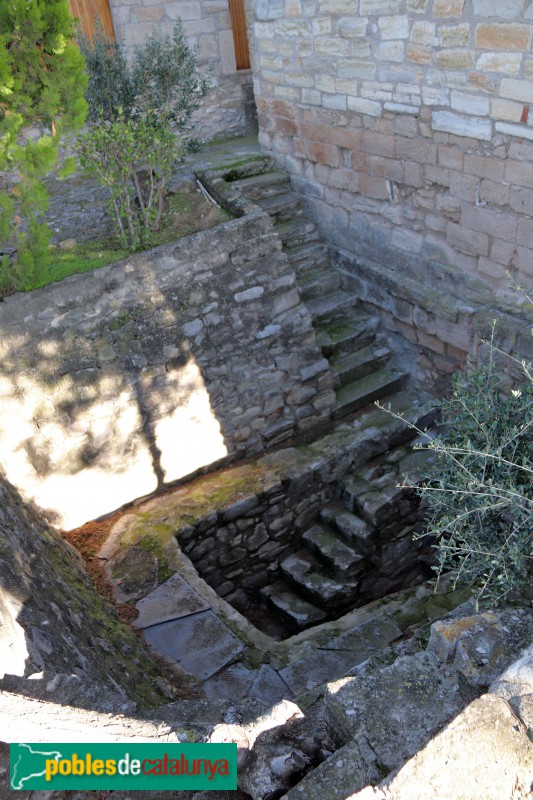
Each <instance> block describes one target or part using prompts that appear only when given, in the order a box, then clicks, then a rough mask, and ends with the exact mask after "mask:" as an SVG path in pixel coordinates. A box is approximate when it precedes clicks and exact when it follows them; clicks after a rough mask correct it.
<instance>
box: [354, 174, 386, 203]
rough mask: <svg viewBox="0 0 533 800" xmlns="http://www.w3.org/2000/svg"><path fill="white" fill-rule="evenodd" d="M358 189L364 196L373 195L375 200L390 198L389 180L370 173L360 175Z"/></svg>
mask: <svg viewBox="0 0 533 800" xmlns="http://www.w3.org/2000/svg"><path fill="white" fill-rule="evenodd" d="M360 190H361V194H363V195H365V196H366V197H373V198H375V199H376V200H389V199H390V190H389V181H387V180H385V179H384V178H377V177H373V176H372V175H361V176H360Z"/></svg>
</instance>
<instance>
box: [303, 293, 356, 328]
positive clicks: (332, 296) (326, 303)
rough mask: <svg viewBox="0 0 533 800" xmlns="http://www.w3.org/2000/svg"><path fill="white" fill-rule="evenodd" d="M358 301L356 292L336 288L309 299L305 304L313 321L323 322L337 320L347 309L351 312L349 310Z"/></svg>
mask: <svg viewBox="0 0 533 800" xmlns="http://www.w3.org/2000/svg"><path fill="white" fill-rule="evenodd" d="M358 302H359V299H358V297H357V295H356V294H353V293H352V292H345V291H344V290H342V289H337V290H336V291H334V292H329V293H328V294H326V295H323V296H322V297H316V298H314V299H312V300H309V301H308V302H307V303H306V304H305V305H306V306H307V310H308V311H309V313H310V314H311V316H312V318H313V322H319V323H322V324H324V323H327V322H333V321H334V320H338V319H339V318H340V317H342V316H343V315H344V314H346V312H347V311H350V313H351V310H352V309H353V308H354V306H356V305H357V303H358Z"/></svg>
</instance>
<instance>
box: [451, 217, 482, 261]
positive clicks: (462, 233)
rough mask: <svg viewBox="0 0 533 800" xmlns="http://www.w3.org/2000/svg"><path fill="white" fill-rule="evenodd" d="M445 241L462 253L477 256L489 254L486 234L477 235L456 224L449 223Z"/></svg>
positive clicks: (475, 232)
mask: <svg viewBox="0 0 533 800" xmlns="http://www.w3.org/2000/svg"><path fill="white" fill-rule="evenodd" d="M446 239H447V241H448V244H450V245H451V246H452V247H456V248H457V249H458V250H461V251H462V252H463V253H470V254H472V255H477V256H479V255H481V256H487V255H488V254H489V237H488V236H487V234H486V233H478V232H477V231H473V230H471V229H470V228H464V227H463V226H462V225H458V224H457V223H454V222H449V223H448V226H447V228H446Z"/></svg>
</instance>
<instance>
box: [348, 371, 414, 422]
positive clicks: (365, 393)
mask: <svg viewBox="0 0 533 800" xmlns="http://www.w3.org/2000/svg"><path fill="white" fill-rule="evenodd" d="M408 377H409V374H408V373H407V372H401V371H400V370H396V369H388V368H385V369H378V370H376V372H372V373H371V374H370V375H366V376H365V377H364V378H360V379H359V380H358V381H354V383H349V384H347V385H346V386H343V387H342V388H341V389H339V390H338V392H337V404H336V407H335V409H334V411H333V417H334V419H338V418H339V417H343V416H344V415H345V414H351V413H353V412H354V411H358V410H359V409H360V408H364V407H365V406H368V405H370V403H373V402H374V400H381V399H382V398H384V397H387V395H389V394H392V393H393V392H397V391H398V390H399V389H401V388H402V387H403V385H404V383H405V382H406V380H407V379H408Z"/></svg>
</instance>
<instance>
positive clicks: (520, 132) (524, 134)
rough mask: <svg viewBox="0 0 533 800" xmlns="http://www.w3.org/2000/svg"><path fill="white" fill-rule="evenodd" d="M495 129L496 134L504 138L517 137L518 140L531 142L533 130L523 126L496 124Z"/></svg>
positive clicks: (505, 123) (504, 123)
mask: <svg viewBox="0 0 533 800" xmlns="http://www.w3.org/2000/svg"><path fill="white" fill-rule="evenodd" d="M495 128H496V130H497V132H498V133H503V134H505V135H506V136H518V137H519V138H520V139H529V140H530V141H533V129H532V128H530V127H527V126H525V125H512V124H511V123H510V122H497V123H496V125H495Z"/></svg>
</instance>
